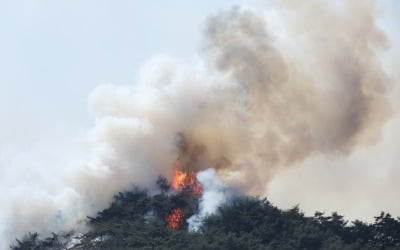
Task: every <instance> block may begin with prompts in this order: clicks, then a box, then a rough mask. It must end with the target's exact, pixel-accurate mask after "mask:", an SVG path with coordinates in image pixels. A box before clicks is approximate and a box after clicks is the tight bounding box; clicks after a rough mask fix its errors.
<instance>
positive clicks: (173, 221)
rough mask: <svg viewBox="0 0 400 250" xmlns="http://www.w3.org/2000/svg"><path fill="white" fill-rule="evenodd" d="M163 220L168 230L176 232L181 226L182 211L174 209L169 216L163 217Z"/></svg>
mask: <svg viewBox="0 0 400 250" xmlns="http://www.w3.org/2000/svg"><path fill="white" fill-rule="evenodd" d="M165 220H166V221H167V223H168V227H169V228H171V229H175V230H178V229H179V228H180V227H181V226H182V221H183V209H182V208H175V209H174V210H172V212H171V213H170V214H169V215H167V216H166V217H165Z"/></svg>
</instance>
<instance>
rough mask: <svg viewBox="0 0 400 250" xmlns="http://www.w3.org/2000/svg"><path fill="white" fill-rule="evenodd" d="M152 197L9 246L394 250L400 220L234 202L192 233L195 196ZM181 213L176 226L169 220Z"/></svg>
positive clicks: (119, 199)
mask: <svg viewBox="0 0 400 250" xmlns="http://www.w3.org/2000/svg"><path fill="white" fill-rule="evenodd" d="M157 184H158V186H159V189H160V191H159V192H158V193H157V194H155V195H150V194H149V192H147V191H146V190H142V189H139V188H137V187H136V188H133V189H132V190H130V191H126V192H120V193H118V194H117V195H115V196H114V199H113V201H112V203H111V204H110V205H109V207H108V208H106V209H104V210H102V211H100V212H98V213H97V215H96V216H94V217H87V220H86V223H87V225H88V228H89V230H88V231H87V232H85V233H80V234H79V233H77V232H75V231H74V230H71V231H68V232H54V233H53V234H52V235H51V236H47V237H43V238H42V237H41V236H40V235H39V234H38V233H35V230H34V229H33V230H31V233H29V234H27V235H26V236H25V237H23V238H21V239H16V241H15V243H14V244H13V245H12V246H10V248H11V249H13V250H25V249H26V250H28V249H29V250H30V249H33V250H50V249H51V250H53V249H54V250H56V249H93V250H94V249H96V250H100V249H101V250H102V249H104V250H105V249H199V250H200V249H215V250H217V249H232V250H235V249H237V250H243V249H400V218H395V217H393V216H391V215H390V214H388V213H385V212H382V213H381V214H379V215H377V216H376V217H375V218H374V222H373V223H365V222H362V221H358V220H356V221H351V222H349V221H347V220H345V219H344V217H343V216H342V215H339V214H338V213H336V212H334V213H332V214H329V215H326V214H324V213H322V212H315V214H314V215H313V216H305V215H304V213H302V212H301V210H300V209H299V207H298V206H295V207H293V208H291V209H288V210H282V209H279V208H277V207H276V206H274V205H273V204H271V203H270V202H269V201H268V200H267V199H266V198H259V197H250V196H245V195H238V196H237V197H236V198H234V199H233V200H232V201H231V202H229V203H227V204H224V205H222V206H220V207H219V208H218V211H217V213H215V214H212V215H209V216H208V217H206V218H205V219H204V220H203V221H202V225H201V227H200V228H198V230H196V231H192V232H190V231H189V230H188V223H187V222H186V220H187V219H188V218H189V217H191V216H192V215H193V214H195V213H197V212H198V210H199V199H200V198H199V197H198V196H193V195H192V194H193V193H192V192H190V191H188V190H187V189H183V190H181V191H180V192H171V191H170V184H169V183H168V182H167V181H166V179H165V178H162V177H160V178H159V179H158V180H157ZM176 209H180V211H181V214H180V215H179V216H180V218H179V221H178V222H177V223H178V225H176V226H175V227H171V226H170V225H169V224H168V221H167V218H169V216H170V215H171V212H172V211H176Z"/></svg>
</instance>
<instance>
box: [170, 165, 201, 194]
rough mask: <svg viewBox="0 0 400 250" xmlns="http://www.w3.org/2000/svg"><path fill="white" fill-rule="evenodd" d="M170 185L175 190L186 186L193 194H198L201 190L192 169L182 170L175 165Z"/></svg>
mask: <svg viewBox="0 0 400 250" xmlns="http://www.w3.org/2000/svg"><path fill="white" fill-rule="evenodd" d="M171 186H172V188H173V189H175V190H180V189H185V188H188V189H190V191H191V193H192V194H194V195H200V194H201V192H202V191H203V188H202V187H201V184H200V183H199V182H198V181H197V178H196V173H195V172H194V171H188V172H184V171H182V170H179V169H178V168H177V167H175V168H174V178H173V179H172V183H171Z"/></svg>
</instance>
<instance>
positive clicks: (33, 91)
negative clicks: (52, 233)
mask: <svg viewBox="0 0 400 250" xmlns="http://www.w3.org/2000/svg"><path fill="white" fill-rule="evenodd" d="M269 1H280V0H269ZM269 1H267V0H265V2H269ZM282 1H283V0H282ZM293 1H297V0H293ZM360 1H363V0H360ZM260 2H262V1H260V0H254V1H251V2H249V1H244V0H218V1H212V0H203V1H184V0H170V1H154V0H149V1H139V0H118V1H111V0H58V1H55V0H19V1H15V0H0V190H1V191H2V193H3V194H7V196H6V199H5V200H6V202H3V203H2V204H0V249H1V248H2V246H4V245H1V244H2V242H1V241H2V237H4V236H3V234H2V233H3V231H5V230H6V228H5V227H6V225H5V224H4V223H3V221H6V220H10V221H13V219H15V218H11V219H10V217H11V216H10V214H14V212H15V211H16V209H15V208H16V207H18V204H19V202H21V200H23V199H22V198H21V197H27V196H28V195H29V197H28V198H29V199H27V200H28V203H27V205H26V204H25V203H23V204H22V206H21V207H26V206H32V207H35V206H36V207H37V208H38V209H36V210H37V211H39V212H41V209H40V206H39V205H40V204H37V203H38V202H37V201H38V200H39V199H40V197H50V198H51V199H52V201H55V203H56V204H57V206H58V205H59V207H62V206H64V205H65V204H63V197H64V193H63V192H64V191H65V192H66V193H68V192H69V190H65V189H64V186H63V184H62V181H61V180H64V179H63V178H64V176H65V175H66V174H65V173H70V172H72V171H73V170H74V169H75V170H76V169H77V168H79V167H81V166H82V165H81V160H82V159H84V158H85V157H86V153H87V151H85V150H87V149H86V148H85V143H82V141H85V137H86V135H87V133H88V131H89V130H90V129H91V128H93V127H94V123H95V118H94V117H93V116H92V115H91V114H90V112H89V111H88V107H87V106H88V105H87V102H88V95H89V94H90V93H91V92H92V91H93V89H95V88H96V86H98V85H100V84H104V83H112V84H115V85H134V84H135V82H136V78H137V77H138V72H139V71H140V68H141V66H142V65H143V64H144V63H146V62H147V61H148V60H149V59H150V58H151V57H152V56H156V55H159V54H164V55H167V56H170V57H172V58H177V59H178V60H183V61H190V60H192V59H194V58H195V57H197V55H198V50H199V48H200V46H201V39H202V36H203V34H202V28H203V25H204V21H205V20H206V18H207V17H208V16H210V15H213V14H216V13H218V12H219V11H220V10H222V9H225V10H226V9H228V8H230V7H231V6H233V5H236V4H240V5H243V4H250V3H251V5H252V6H254V5H255V4H259V3H260ZM327 2H328V3H329V4H331V2H330V1H328V0H327ZM377 2H379V3H381V6H384V7H385V8H384V9H385V13H384V15H383V16H382V17H380V19H379V20H378V23H379V25H380V27H381V28H382V29H383V30H384V31H385V33H386V35H387V36H388V40H389V43H391V44H390V45H392V46H391V49H390V50H389V51H388V52H387V53H386V54H383V56H382V57H384V59H385V60H382V61H383V63H384V66H385V67H391V68H388V72H391V73H393V72H394V73H393V74H397V75H390V76H391V77H393V78H397V79H400V73H399V71H398V69H397V68H398V67H399V63H398V58H399V57H398V55H399V54H400V46H398V44H399V43H400V39H399V38H400V28H399V26H400V17H399V15H398V13H400V1H397V0H378V1H377ZM332 3H334V2H333V1H332ZM393 45H395V46H393ZM193 61H195V60H193ZM396 67H397V68H396ZM396 91H397V92H396ZM399 93H400V88H399V87H398V85H396V86H395V88H393V91H392V92H391V93H390V94H392V95H391V96H393V97H394V98H393V99H394V101H393V103H394V106H395V112H394V113H395V115H394V119H393V121H392V123H390V124H389V126H387V127H388V128H386V130H387V131H388V132H386V133H385V136H384V138H383V139H382V142H381V143H380V144H379V145H378V146H376V148H372V149H370V151H368V150H369V149H365V150H364V149H361V150H360V152H356V153H355V154H354V155H352V156H351V157H349V158H345V159H342V158H340V159H339V160H337V161H336V162H335V164H334V163H332V161H331V159H330V158H326V159H325V158H318V157H317V158H315V159H311V160H309V162H305V163H302V164H300V165H299V166H298V167H297V168H296V169H294V170H293V168H289V169H288V170H284V171H282V174H281V175H280V178H276V179H275V180H274V181H273V182H271V185H270V187H269V188H270V193H269V194H271V196H272V197H273V198H275V200H276V201H278V202H277V203H278V204H284V205H285V204H286V205H288V206H289V205H290V206H291V205H293V204H292V203H290V202H291V201H292V200H293V199H294V201H295V202H297V201H299V202H301V204H303V205H304V206H303V207H302V208H305V209H307V211H314V207H315V205H316V204H315V203H316V202H315V197H317V196H312V195H308V193H309V192H311V191H316V192H317V193H318V192H321V196H326V197H334V198H337V199H332V203H333V204H325V207H329V208H330V207H331V206H333V207H336V206H338V205H337V203H335V201H337V200H339V201H343V203H350V202H347V201H346V200H344V199H343V198H342V195H343V194H346V193H349V190H350V189H348V188H349V187H350V188H352V187H353V185H352V183H351V181H352V180H353V176H358V177H359V179H361V181H360V183H362V184H363V185H360V187H365V186H371V185H370V179H371V178H370V177H371V176H373V177H375V176H378V177H379V174H381V175H382V176H383V175H386V176H389V177H390V180H395V181H393V183H394V184H390V185H392V186H393V187H395V188H392V193H393V194H396V195H397V190H398V189H397V185H398V184H397V183H398V182H397V177H396V176H399V175H400V171H399V170H398V169H399V168H398V163H399V162H400V158H399V157H398V153H397V148H396V146H395V145H398V141H399V140H398V138H400V137H399V133H398V132H397V131H398V129H397V128H398V125H399V124H400V111H399V110H400V101H398V100H400V99H398V98H397V97H398V94H399ZM386 130H385V131H386ZM363 150H364V151H363ZM371 152H373V153H375V154H374V155H373V154H371ZM375 155H376V156H375ZM372 156H373V157H372ZM368 157H369V158H368ZM370 158H373V159H374V160H373V161H370V160H369V159H370ZM310 162H311V163H310ZM329 164H331V165H332V167H331V168H329V170H326V168H317V167H316V166H324V165H329ZM338 165H341V166H344V167H343V168H345V167H347V168H349V169H350V170H348V169H345V170H343V172H345V173H349V174H348V176H347V175H346V176H344V175H343V172H342V171H341V170H340V168H337V166H338ZM347 165H348V166H347ZM364 165H365V166H367V165H371V167H370V168H364ZM375 166H378V167H375ZM382 166H383V167H382ZM385 166H386V169H390V170H393V173H396V175H394V174H390V172H389V171H386V170H385ZM365 169H367V170H368V169H373V170H374V171H376V173H375V172H373V173H372V172H371V171H370V172H371V173H370V172H368V171H366V170H365ZM292 170H293V171H292ZM335 171H336V172H335ZM385 171H386V172H385ZM309 173H312V174H311V175H310V174H309ZM363 174H364V175H368V176H367V177H365V178H364V179H363ZM335 176H336V177H337V179H341V180H344V181H343V183H345V184H346V185H342V186H339V184H342V182H338V183H339V184H337V183H333V184H332V183H329V181H332V182H333V181H334V178H333V177H335ZM385 178H386V177H385ZM299 179H302V180H305V181H304V183H305V184H309V183H311V184H310V185H308V186H307V185H303V186H305V187H304V188H303V189H299V186H300V185H301V181H298V180H299ZM288 180H289V181H288ZM290 180H296V181H293V182H290ZM310 180H311V181H310ZM382 180H385V179H384V178H383V177H382ZM314 182H315V183H314ZM299 183H300V184H299ZM377 183H378V184H379V185H380V184H382V183H384V181H381V180H378V181H377ZM324 186H326V189H324V188H320V187H324ZM381 186H382V187H381V188H380V189H379V188H378V189H377V191H376V194H373V195H375V196H371V197H379V196H380V195H381V193H382V190H383V191H385V192H386V191H387V190H388V188H387V186H385V185H381ZM316 187H317V188H316ZM379 187H380V186H379ZM390 187H391V186H390ZM282 190H283V191H282ZM303 190H304V191H303ZM310 190H311V191H310ZM360 190H362V189H361V188H360ZM356 191H357V190H356ZM356 191H355V194H356V195H358V196H359V193H357V192H358V191H357V192H356ZM296 192H298V193H300V194H299V195H296V197H292V196H282V195H280V194H282V193H285V194H293V193H296ZM329 192H331V196H329V195H328V194H329ZM360 193H361V191H360ZM392 193H390V195H391V194H392ZM274 194H275V195H274ZM368 195H369V194H365V197H361V198H360V199H364V198H365V199H364V200H362V201H366V203H362V202H358V203H357V206H356V207H355V208H354V209H353V210H354V213H353V214H358V213H359V211H363V210H365V207H368V206H371V204H372V203H375V201H374V200H373V199H371V198H370V196H368ZM350 196H351V195H349V197H350ZM352 197H354V196H351V198H352ZM388 197H389V195H388ZM390 197H391V196H390ZM3 198H4V197H3ZM50 198H49V199H50ZM279 199H280V200H279ZM326 200H328V198H327V199H326ZM24 202H26V201H24ZM29 202H31V203H29ZM328 202H330V200H328ZM320 203H321V204H322V203H323V202H322V201H321V202H320ZM14 204H15V205H14ZM323 205H324V204H323ZM382 206H383V207H382V209H385V208H386V207H389V208H395V209H397V208H398V207H399V205H398V202H397V201H396V200H394V199H393V200H392V199H390V200H389V199H388V200H387V202H386V203H384V204H383V205H382ZM59 207H57V209H58V208H59ZM316 209H318V207H317V208H316ZM36 210H35V212H36ZM353 210H347V211H350V212H352V211H353ZM396 211H398V209H397V210H396ZM19 212H20V213H21V214H22V215H24V212H25V211H17V212H15V214H17V215H19ZM53 212H54V211H53ZM368 212H369V211H368ZM371 214H376V213H375V210H374V211H372V212H371ZM26 216H28V215H26ZM368 216H369V213H368ZM38 218H43V216H42V217H40V216H38ZM18 219H19V218H18ZM23 219H24V218H22V219H21V220H23ZM16 221H17V220H16ZM26 221H28V222H27V223H28V224H29V223H30V221H29V220H26ZM34 223H35V222H32V224H29V226H31V227H32V229H33V230H34V226H35V224H34ZM36 223H37V221H36ZM41 223H43V224H45V223H46V221H41ZM22 224H23V223H22ZM23 225H24V226H25V224H23ZM12 238H14V237H12ZM3 244H4V243H3Z"/></svg>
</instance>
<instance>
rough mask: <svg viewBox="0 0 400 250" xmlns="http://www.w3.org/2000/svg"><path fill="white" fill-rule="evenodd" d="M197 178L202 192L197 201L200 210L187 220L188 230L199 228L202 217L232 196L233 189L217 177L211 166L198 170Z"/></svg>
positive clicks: (213, 211) (215, 210)
mask: <svg viewBox="0 0 400 250" xmlns="http://www.w3.org/2000/svg"><path fill="white" fill-rule="evenodd" d="M197 180H198V181H199V182H200V183H201V185H202V187H203V192H202V194H201V197H200V203H199V210H200V211H199V212H198V213H197V214H195V215H193V216H191V217H190V218H189V219H188V220H187V222H188V223H189V226H188V229H189V231H197V230H199V229H200V226H201V225H202V222H203V220H204V218H206V217H207V216H209V215H212V214H215V213H216V212H217V209H218V207H220V206H221V205H223V204H226V203H228V202H229V201H230V200H231V199H232V198H233V196H234V193H233V190H232V189H230V188H229V186H228V185H227V184H226V183H223V182H222V181H221V179H219V178H218V176H217V174H216V172H215V170H214V169H212V168H209V169H206V170H203V171H200V172H199V173H198V174H197Z"/></svg>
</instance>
